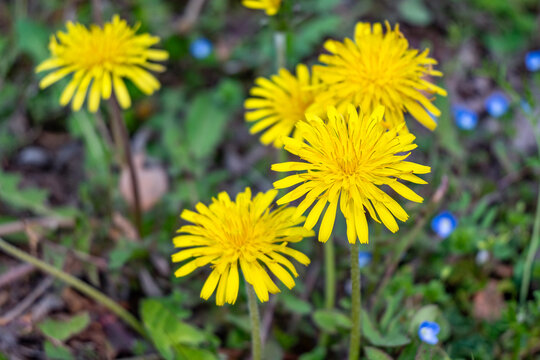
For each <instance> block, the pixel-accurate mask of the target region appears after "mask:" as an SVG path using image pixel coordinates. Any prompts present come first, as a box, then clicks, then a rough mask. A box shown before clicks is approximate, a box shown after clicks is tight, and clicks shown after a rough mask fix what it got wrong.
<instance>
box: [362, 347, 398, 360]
mask: <svg viewBox="0 0 540 360" xmlns="http://www.w3.org/2000/svg"><path fill="white" fill-rule="evenodd" d="M364 350H365V351H366V357H367V359H368V360H392V358H391V357H390V356H389V355H388V354H387V353H385V352H384V351H382V350H379V349H376V348H374V347H370V346H366V347H365V348H364Z"/></svg>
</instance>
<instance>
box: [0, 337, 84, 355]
mask: <svg viewBox="0 0 540 360" xmlns="http://www.w3.org/2000/svg"><path fill="white" fill-rule="evenodd" d="M43 349H44V350H45V355H46V357H47V359H50V360H73V359H75V358H74V357H73V354H71V351H69V349H68V348H67V347H65V346H62V345H58V346H57V345H54V344H53V343H51V342H50V341H48V340H47V341H45V343H44V344H43ZM0 359H1V358H0Z"/></svg>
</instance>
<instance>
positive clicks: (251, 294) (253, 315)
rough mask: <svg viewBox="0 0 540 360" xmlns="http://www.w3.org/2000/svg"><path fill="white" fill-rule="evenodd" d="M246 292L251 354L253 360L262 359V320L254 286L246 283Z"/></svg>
mask: <svg viewBox="0 0 540 360" xmlns="http://www.w3.org/2000/svg"><path fill="white" fill-rule="evenodd" d="M246 291H247V296H248V308H249V318H250V321H251V353H252V360H261V359H262V341H261V318H260V315H259V306H258V304H257V295H256V294H255V290H254V289H253V286H252V285H251V284H249V283H248V282H247V281H246Z"/></svg>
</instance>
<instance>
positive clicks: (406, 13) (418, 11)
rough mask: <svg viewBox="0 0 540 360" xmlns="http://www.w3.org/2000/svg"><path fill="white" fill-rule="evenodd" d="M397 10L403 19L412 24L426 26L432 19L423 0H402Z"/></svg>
mask: <svg viewBox="0 0 540 360" xmlns="http://www.w3.org/2000/svg"><path fill="white" fill-rule="evenodd" d="M398 11H399V13H400V14H401V16H403V18H404V19H405V21H407V22H408V23H411V24H413V25H419V26H426V25H429V24H430V23H431V21H432V16H431V13H430V12H429V10H428V8H427V7H426V5H425V4H424V2H423V0H402V1H401V2H400V3H399V5H398Z"/></svg>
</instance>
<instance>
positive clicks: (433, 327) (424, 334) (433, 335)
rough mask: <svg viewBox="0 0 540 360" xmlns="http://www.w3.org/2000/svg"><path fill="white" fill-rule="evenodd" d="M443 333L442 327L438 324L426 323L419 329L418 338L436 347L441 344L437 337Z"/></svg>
mask: <svg viewBox="0 0 540 360" xmlns="http://www.w3.org/2000/svg"><path fill="white" fill-rule="evenodd" d="M440 331H441V327H440V326H439V324H437V323H436V322H432V321H424V322H423V323H421V324H420V326H419V327H418V337H419V338H420V340H422V341H423V342H425V343H428V344H430V345H435V344H436V343H438V342H439V339H437V335H438V334H439V332H440Z"/></svg>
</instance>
